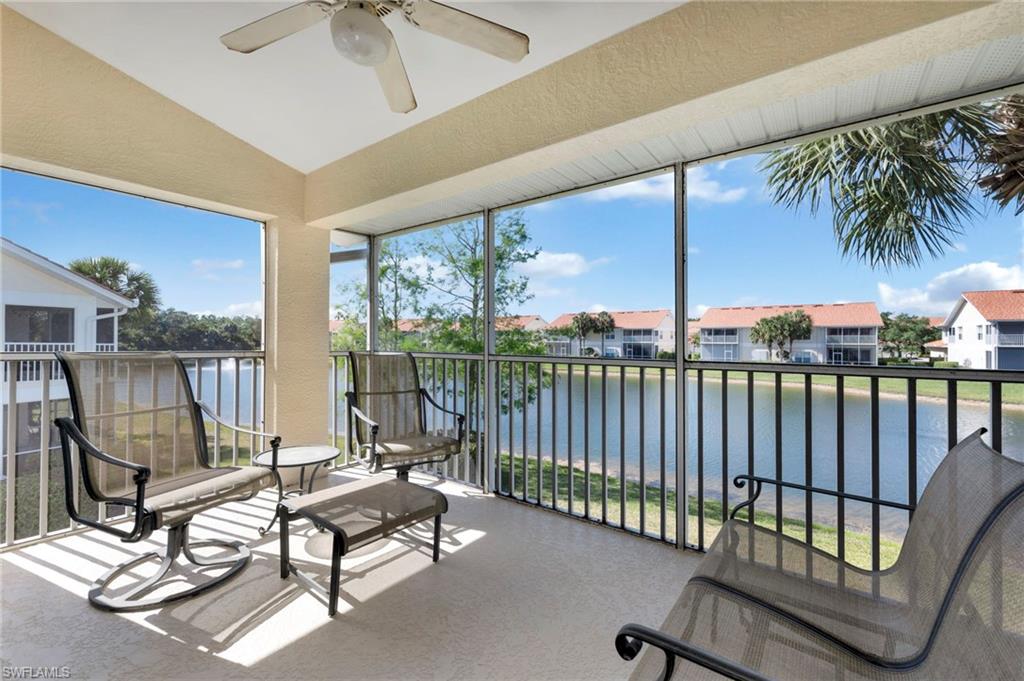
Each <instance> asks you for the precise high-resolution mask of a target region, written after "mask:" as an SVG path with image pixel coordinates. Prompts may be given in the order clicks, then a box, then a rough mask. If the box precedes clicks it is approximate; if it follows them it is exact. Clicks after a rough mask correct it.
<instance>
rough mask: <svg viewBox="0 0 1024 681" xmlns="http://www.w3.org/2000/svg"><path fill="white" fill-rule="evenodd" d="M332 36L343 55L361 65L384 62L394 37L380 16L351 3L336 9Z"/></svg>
mask: <svg viewBox="0 0 1024 681" xmlns="http://www.w3.org/2000/svg"><path fill="white" fill-rule="evenodd" d="M331 39H332V40H333V41H334V48H335V49H336V50H338V52H339V53H340V54H341V56H343V57H345V58H346V59H349V60H350V61H353V62H355V63H356V64H359V65H361V66H377V65H378V64H382V63H383V62H384V60H385V59H387V57H388V53H389V52H390V51H391V42H392V40H393V38H392V36H391V31H389V30H388V27H387V26H385V25H384V22H383V21H381V19H380V17H378V16H377V15H376V14H373V13H371V12H369V11H368V10H366V9H363V7H362V6H361V5H350V6H348V7H345V8H344V9H341V10H338V11H337V12H335V13H334V16H332V17H331Z"/></svg>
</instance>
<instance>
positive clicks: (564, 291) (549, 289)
mask: <svg viewBox="0 0 1024 681" xmlns="http://www.w3.org/2000/svg"><path fill="white" fill-rule="evenodd" d="M526 292H527V293H528V294H529V295H531V296H533V297H535V298H566V297H568V296H571V295H572V294H573V293H575V291H574V290H573V289H571V288H560V287H558V286H551V285H550V284H547V283H545V282H543V281H538V280H534V281H531V282H530V284H529V286H528V287H527V290H526Z"/></svg>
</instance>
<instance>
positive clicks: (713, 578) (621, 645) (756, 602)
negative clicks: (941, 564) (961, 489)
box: [615, 428, 1024, 681]
mask: <svg viewBox="0 0 1024 681" xmlns="http://www.w3.org/2000/svg"><path fill="white" fill-rule="evenodd" d="M985 432H986V429H985V428H979V429H978V430H977V431H975V432H974V433H972V434H971V435H970V436H968V437H967V438H965V439H964V440H962V441H961V442H960V443H959V444H958V445H957V446H956V447H955V448H954V449H953V450H951V451H950V453H949V454H948V455H947V457H946V459H945V460H944V461H943V463H942V464H941V465H940V467H939V469H938V470H936V473H935V474H934V475H933V478H932V482H929V486H931V485H932V484H933V482H934V481H935V480H936V479H937V478H938V477H939V474H940V471H942V469H943V467H947V466H955V465H957V462H956V461H954V457H955V455H956V453H957V451H958V450H962V449H963V448H968V447H971V446H975V447H981V448H984V449H985V450H988V452H991V453H992V454H994V455H995V456H999V457H1000V458H1005V457H1001V455H999V454H998V452H995V451H994V450H992V449H990V448H988V447H987V446H986V445H984V443H983V442H981V436H982V434H984V433H985ZM963 451H965V452H968V451H970V450H967V449H963ZM970 453H975V452H973V451H970ZM982 454H984V452H982ZM1006 461H1010V460H1009V459H1006ZM969 463H970V462H969V461H968V464H969ZM960 465H961V466H963V465H964V461H961V462H960ZM1013 465H1014V466H1018V467H1019V466H1020V462H1014V464H1013ZM979 470H980V469H979ZM1021 470H1024V468H1020V469H1018V470H1017V471H1015V474H1016V477H1011V476H1008V477H1011V480H1010V481H1009V484H1008V487H1007V488H1006V489H1005V490H1004V492H1005V493H1002V494H1001V495H1000V496H998V498H997V500H996V501H995V503H992V504H991V505H984V506H983V508H984V509H988V510H987V514H986V515H985V516H984V517H983V519H981V522H980V523H978V526H977V527H976V529H975V531H974V532H973V534H972V535H971V536H970V539H969V542H967V543H966V546H965V547H964V550H963V551H962V553H960V555H959V560H958V562H957V563H956V568H955V571H954V572H953V573H952V576H951V578H950V579H949V582H948V585H947V586H946V588H945V589H944V590H943V592H942V598H941V601H938V602H936V603H935V605H937V606H938V607H937V608H935V615H934V619H933V620H932V621H931V623H930V627H929V629H928V631H927V635H926V637H924V638H923V640H922V642H921V643H920V644H919V645H918V647H916V649H915V652H914V654H911V655H907V656H904V657H899V656H897V655H895V654H891V655H880V654H877V653H876V652H873V651H870V650H865V649H863V647H862V646H861V645H859V644H858V642H856V641H853V640H847V639H846V638H845V637H843V636H841V635H837V633H836V632H835V631H834V630H830V628H829V627H828V626H820V625H819V623H816V622H815V621H809V620H812V619H813V618H809V617H806V616H802V613H797V612H793V611H791V610H789V609H787V608H786V607H784V606H780V605H779V604H778V603H777V602H776V601H775V600H774V599H772V598H768V597H766V596H765V594H764V593H756V592H755V591H756V590H757V588H758V586H761V584H760V583H759V584H758V585H754V586H751V587H749V588H747V587H746V586H745V585H744V584H743V583H742V581H740V580H739V579H738V577H739V575H738V573H737V574H736V575H734V576H732V577H725V578H723V579H719V578H718V577H720V576H724V575H728V574H729V572H730V569H729V568H728V567H727V566H729V565H731V563H729V562H728V561H730V560H732V559H734V558H737V556H738V554H739V553H740V550H739V549H738V546H739V541H738V538H739V537H740V535H741V534H742V533H743V532H745V531H750V530H752V529H753V528H755V527H757V526H755V525H753V523H752V522H750V521H746V520H742V521H741V520H737V519H736V516H737V514H738V513H739V511H740V510H741V509H743V508H748V507H752V506H753V504H754V502H755V501H756V500H757V499H758V497H759V495H760V494H761V490H762V486H763V485H764V484H773V485H777V486H778V487H780V488H789V489H796V490H801V491H804V492H813V493H815V494H819V493H820V494H825V495H830V496H833V497H836V498H842V499H850V500H854V501H862V502H870V503H876V504H880V505H883V506H888V507H891V508H896V509H901V510H912V509H913V508H915V507H911V506H909V505H906V504H900V503H895V502H886V501H880V500H878V499H869V498H867V497H862V496H859V495H856V494H847V493H840V492H835V491H832V490H827V489H821V488H817V487H811V486H807V485H802V484H796V483H789V482H781V481H778V480H774V479H771V478H765V477H760V476H752V475H737V476H735V477H734V478H733V484H734V485H735V486H736V487H738V488H743V487H744V486H746V484H747V483H748V482H749V483H752V485H753V489H752V492H751V494H750V496H749V497H748V498H747V500H746V501H744V502H743V503H741V504H738V505H737V506H735V507H734V508H733V509H732V512H731V513H730V520H729V521H728V522H727V523H725V524H724V525H723V526H722V528H721V530H720V532H719V536H718V539H716V541H715V544H714V545H713V546H712V547H711V549H710V550H709V552H708V555H707V556H705V558H704V561H702V563H701V565H700V566H698V568H697V571H696V574H695V575H694V576H693V577H691V578H690V580H689V581H688V582H687V587H686V588H687V589H689V588H690V587H691V585H697V586H698V587H704V588H710V590H711V591H712V592H717V593H721V594H723V595H724V596H726V597H727V598H729V599H731V600H732V601H734V602H738V603H743V604H744V607H746V608H749V611H750V612H751V613H752V614H751V622H753V621H755V620H757V616H756V613H758V612H760V613H763V614H764V616H767V617H770V618H772V619H773V620H774V621H777V622H784V623H786V624H787V625H790V626H791V628H792V629H795V630H797V631H802V632H804V634H803V635H805V636H807V637H808V638H809V639H810V640H817V641H818V642H819V643H821V642H823V643H824V644H825V645H827V646H830V647H831V648H832V649H833V650H834V651H836V653H835V654H836V655H837V656H841V657H843V658H846V659H847V660H850V661H852V664H853V665H854V666H855V667H856V669H858V670H860V669H866V670H869V671H871V670H873V672H872V673H874V674H884V673H885V672H896V673H900V672H911V671H914V670H917V669H918V668H919V667H920V666H921V665H922V664H923V663H924V662H925V661H926V660H928V658H929V655H930V654H931V653H932V652H933V649H934V647H935V643H936V640H937V638H938V636H939V633H940V628H941V626H942V625H943V622H944V621H945V620H946V618H947V616H948V615H949V614H950V612H951V610H952V611H954V612H955V610H956V608H955V607H953V606H954V602H955V598H956V597H957V596H958V589H959V588H960V587H961V585H962V583H963V582H964V579H965V575H967V573H968V571H969V569H970V568H971V565H972V561H973V559H974V558H975V556H976V554H978V553H979V549H980V548H981V547H982V545H983V542H984V540H985V539H986V537H987V536H988V535H989V532H990V530H991V529H992V528H993V526H994V525H996V523H997V522H999V521H1000V519H1001V518H1002V519H1003V520H1005V518H1006V517H1009V516H1006V515H1005V514H1006V513H1007V509H1010V508H1011V507H1013V506H1014V504H1016V503H1018V502H1019V501H1020V500H1022V499H1024V474H1022V473H1021ZM944 473H946V474H947V476H949V477H947V480H949V479H952V480H954V481H956V483H959V482H960V481H959V480H958V479H957V478H956V476H955V475H953V474H952V473H951V472H950V471H949V470H946V471H944ZM975 473H976V474H977V471H976V472H975ZM986 475H992V477H993V478H1000V477H1002V476H1001V475H998V474H995V473H993V474H989V473H987V472H986ZM927 491H928V490H927V488H926V490H925V494H927ZM936 494H938V492H936ZM923 497H924V495H922V498H923ZM926 503H927V502H926ZM932 503H933V504H934V503H935V500H932ZM979 503H980V502H979ZM922 507H923V506H918V507H916V508H917V509H918V510H920V509H921V508H922ZM1015 512H1016V513H1018V514H1020V512H1021V511H1020V509H1019V508H1018V509H1016V511H1015ZM915 517H916V518H918V519H919V520H918V523H919V524H918V527H917V528H916V529H920V527H921V525H920V523H921V522H923V521H921V520H920V518H922V516H921V515H917V516H915ZM913 526H914V520H913V518H912V520H911V528H913ZM762 529H763V528H762ZM765 531H767V530H765ZM1020 531H1021V530H1020V528H1018V529H1017V530H1016V532H1017V533H1018V534H1019V533H1020ZM909 533H910V530H909V529H908V535H909ZM772 534H776V533H774V532H773V533H772ZM919 534H920V532H919ZM784 541H794V540H790V539H784ZM1018 542H1019V537H1018ZM723 546H724V548H722V547H723ZM749 547H750V545H748V548H749ZM905 549H906V543H905V544H904V550H905ZM716 550H717V552H718V556H721V555H723V554H724V555H727V556H728V557H727V558H724V559H722V560H720V561H719V562H718V563H717V565H716V568H717V570H716V571H712V570H705V569H704V566H705V563H706V562H707V561H709V560H711V556H712V554H714V553H715V552H716ZM730 551H732V554H731V555H730V554H729V552H730ZM777 551H779V552H781V551H782V549H781V548H780V549H777ZM807 551H808V552H813V554H812V555H815V556H817V555H818V554H820V555H821V556H823V557H825V558H826V559H828V560H835V558H834V557H833V556H831V555H830V554H826V553H824V552H821V551H820V550H819V549H816V548H814V547H811V546H808V547H807ZM903 555H904V552H901V554H900V558H901V559H902V558H903ZM716 557H717V556H716ZM739 560H742V559H739ZM778 560H780V561H781V560H782V559H781V558H779V559H778ZM758 565H759V567H760V568H761V569H763V570H765V571H771V570H779V571H780V572H781V570H782V567H781V563H779V564H778V565H777V566H768V567H764V566H762V565H760V564H758ZM898 566H899V562H898V561H897V564H895V565H893V566H892V567H889V568H887V569H884V570H880V571H867V570H862V569H860V568H858V567H856V566H854V565H850V564H847V563H843V564H842V565H841V569H842V570H845V571H847V572H848V573H849V574H850V575H852V576H854V575H855V576H860V577H864V578H866V579H867V580H870V581H871V583H872V584H874V585H876V586H875V587H874V588H876V589H877V588H878V587H877V584H878V583H879V582H878V580H879V579H883V578H885V576H886V575H891V574H893V573H894V571H895V570H896V569H897V568H898ZM712 572H714V573H713V574H712ZM768 583H769V582H768V580H765V581H764V584H768ZM776 584H777V583H776ZM967 584H969V582H968V583H967ZM822 588H828V587H822ZM964 589H966V584H964ZM684 594H685V591H684ZM837 594H838V590H837ZM813 598H814V596H813V595H811V596H808V597H807V600H808V601H811V600H813ZM836 598H837V599H838V598H839V596H838V595H837V596H836ZM837 602H838V601H837ZM698 605H699V597H698V598H694V599H693V600H692V601H691V606H692V607H693V608H696V607H698ZM715 605H717V603H716V604H715ZM712 607H715V606H712ZM890 607H891V604H890ZM961 607H963V606H961ZM806 609H807V610H811V606H810V605H808V606H807V608H806ZM821 610H822V611H826V610H827V608H826V607H825V606H824V605H821ZM825 616H827V615H825ZM846 624H848V625H850V624H852V625H853V626H855V627H856V626H876V627H877V624H875V623H874V622H869V621H864V620H859V619H857V618H856V617H855V616H853V615H850V617H849V618H848V620H847V621H846ZM951 626H956V625H955V624H951ZM766 632H767V629H763V630H762V631H761V635H765V636H766V635H767V634H766ZM875 633H879V632H877V631H876V632H875ZM750 636H754V634H750ZM884 638H885V639H886V641H887V643H886V647H887V650H888V648H889V646H891V645H893V644H892V643H891V642H892V641H902V639H901V637H900V632H898V631H888V632H884ZM645 643H646V644H649V645H651V646H653V647H654V648H657V649H658V650H660V651H661V652H662V653H663V654H664V656H665V659H664V663H663V667H662V669H661V672H660V674H659V675H658V679H659V681H667V680H668V679H670V678H672V675H673V673H674V672H675V669H676V658H681V659H683V660H687V661H689V662H692V663H694V664H696V665H699V666H700V667H703V668H705V669H708V670H710V671H713V672H715V673H717V674H721V675H723V676H725V677H728V678H731V679H740V680H743V681H764V680H766V679H769V678H772V677H770V676H767V675H765V674H764V673H762V671H761V670H759V669H755V668H751V667H750V666H748V665H746V664H743V663H742V662H738V661H736V660H735V659H732V658H730V657H727V656H725V655H723V654H721V653H720V652H718V651H716V650H713V649H709V648H708V647H704V646H701V645H697V644H695V643H693V642H692V641H690V640H685V639H683V638H677V637H675V636H672V635H670V634H667V633H665V632H662V631H659V630H657V629H654V628H651V627H647V626H644V625H640V624H635V623H630V624H626V625H624V626H623V627H622V628H621V629H620V630H619V632H618V634H617V635H616V637H615V648H616V651H617V652H618V654H619V656H620V657H621V658H622V659H624V660H633V659H634V658H636V657H637V655H639V653H640V652H641V650H642V648H643V646H644V644H645ZM1017 646H1018V648H1019V649H1020V652H1022V653H1024V642H1019V643H1018V644H1017ZM910 647H911V648H912V649H914V645H911V646H910ZM1018 659H1024V658H1018ZM851 677H856V678H861V676H859V675H855V674H851ZM872 678H873V677H872Z"/></svg>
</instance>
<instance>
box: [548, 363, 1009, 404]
mask: <svg viewBox="0 0 1024 681" xmlns="http://www.w3.org/2000/svg"><path fill="white" fill-rule="evenodd" d="M657 371H658V370H657V368H651V369H648V370H647V377H648V379H649V380H651V378H652V377H653V376H656V375H657ZM558 372H559V374H565V373H567V372H566V369H565V368H564V366H562V367H560V368H559V370H558ZM639 373H640V369H639V368H637V367H628V368H627V369H626V375H627V376H631V377H632V376H638V375H639ZM689 373H690V378H691V380H695V379H696V376H697V372H696V370H694V369H691V370H690V372H689ZM544 374H545V376H548V375H550V371H549V370H548V369H547V368H545V370H544ZM590 375H591V376H592V377H593V376H598V377H599V376H600V375H601V371H600V368H597V369H596V370H595V369H591V371H590ZM608 375H609V376H612V377H615V376H618V369H616V368H615V367H609V368H608ZM582 376H583V370H582V369H581V368H577V369H576V378H577V380H582ZM720 376H721V374H720V373H719V371H718V370H715V369H705V370H704V380H706V381H708V380H710V381H715V380H718V379H719V377H720ZM754 380H755V381H756V382H757V383H773V382H774V381H775V374H772V373H768V372H756V373H755V374H754ZM729 381H730V382H735V383H746V381H747V375H746V372H742V371H732V372H730V375H729ZM782 382H783V383H785V384H799V385H803V382H804V377H803V375H802V374H782ZM811 384H812V385H816V386H825V387H832V388H834V387H835V385H836V378H835V376H821V375H818V376H812V377H811ZM843 385H844V386H845V388H846V389H847V390H864V391H867V390H870V389H871V379H870V378H868V377H866V376H846V377H844V379H843ZM989 390H990V388H989V384H988V383H982V382H979V381H957V399H958V400H968V401H976V402H988V401H989ZM878 392H879V394H881V395H900V396H903V395H906V394H907V380H906V379H903V378H879V379H878ZM917 395H918V397H929V398H938V399H946V381H937V380H928V379H920V378H919V379H917ZM1003 404H1004V405H1007V404H1018V405H1024V383H1004V384H1003Z"/></svg>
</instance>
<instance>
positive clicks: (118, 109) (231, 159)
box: [0, 7, 329, 443]
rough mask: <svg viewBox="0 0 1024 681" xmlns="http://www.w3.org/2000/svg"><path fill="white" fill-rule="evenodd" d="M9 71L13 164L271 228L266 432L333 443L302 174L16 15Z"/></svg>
mask: <svg viewBox="0 0 1024 681" xmlns="http://www.w3.org/2000/svg"><path fill="white" fill-rule="evenodd" d="M0 75H2V79H0V145H2V146H0V153H2V162H3V164H4V165H5V166H7V167H12V168H18V169H23V170H31V171H36V172H42V173H46V174H49V175H54V176H57V177H62V178H65V179H71V180H79V181H84V182H90V183H93V184H96V185H99V186H104V187H109V188H112V189H120V190H125V191H132V192H136V193H139V194H143V195H146V196H151V197H154V198H163V199H168V200H172V201H179V202H182V203H185V204H188V205H193V206H197V207H203V208H213V209H218V210H222V211H226V212H230V213H233V214H236V215H242V216H246V217H252V218H256V219H261V220H269V222H268V223H267V224H268V227H267V244H268V248H267V249H266V251H267V257H266V263H265V266H266V273H267V290H266V294H265V295H266V300H267V315H266V317H267V319H266V341H265V343H266V352H267V360H266V361H267V373H266V376H267V378H266V396H267V400H266V418H267V426H268V427H269V428H270V429H272V430H275V431H277V432H279V433H280V434H281V435H283V436H284V438H285V442H286V443H303V442H315V443H320V442H324V441H325V440H326V437H327V435H326V434H327V414H328V407H327V370H326V366H327V352H328V337H327V331H326V328H325V323H324V320H325V318H326V314H327V309H328V300H327V297H328V293H329V274H328V272H329V270H328V268H329V263H328V249H329V246H328V233H327V232H326V231H324V230H321V229H315V228H311V227H307V226H306V225H305V222H304V220H303V219H302V214H303V183H304V178H303V176H302V174H301V173H299V172H298V171H296V170H293V169H292V168H289V167H288V166H286V165H284V164H283V163H281V162H279V161H276V160H275V159H273V158H271V157H270V156H268V155H266V154H264V153H263V152H261V151H259V150H258V149H256V148H254V147H252V146H251V145H249V144H247V143H245V142H243V141H242V140H240V139H238V138H236V137H234V136H232V135H230V134H228V133H227V132H225V131H224V130H222V129H220V128H218V127H217V126H215V125H213V124H212V123H210V122H209V121H207V120H205V119H203V118H200V117H199V116H197V115H195V114H194V113H192V112H190V111H189V110H187V109H185V108H183V107H181V106H179V105H177V104H175V103H174V102H172V101H171V100H169V99H167V98H166V97H163V96H162V95H160V94H158V93H156V92H154V91H153V90H151V89H149V88H148V87H146V86H144V85H142V84H141V83H139V82H138V81H135V80H133V79H131V78H129V77H128V76H126V75H125V74H124V73H122V72H120V71H118V70H117V69H114V68H113V67H111V66H110V65H108V64H106V63H105V62H103V61H100V60H99V59H96V58H95V57H93V56H92V55H90V54H88V53H87V52H85V51H83V50H81V49H79V48H77V47H75V46H74V45H72V44H70V43H68V42H67V41H65V40H63V39H62V38H60V37H58V36H57V35H55V34H53V33H51V32H49V31H47V30H45V29H43V28H42V27H40V26H38V25H37V24H35V23H33V22H31V21H29V20H28V19H25V18H24V17H22V16H21V15H20V14H17V13H16V12H14V11H13V10H11V9H9V8H7V7H0Z"/></svg>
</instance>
